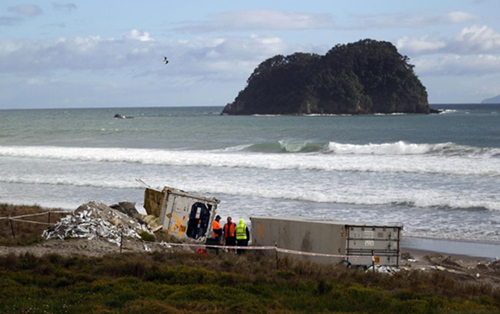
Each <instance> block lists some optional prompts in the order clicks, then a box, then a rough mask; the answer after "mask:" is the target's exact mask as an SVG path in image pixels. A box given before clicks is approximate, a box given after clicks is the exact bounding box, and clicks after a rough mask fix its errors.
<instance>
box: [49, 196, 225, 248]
mask: <svg viewBox="0 0 500 314" xmlns="http://www.w3.org/2000/svg"><path fill="white" fill-rule="evenodd" d="M219 203H220V201H219V200H218V199H216V198H209V197H203V196H198V195H194V194H191V193H188V192H185V191H181V190H178V189H175V188H171V187H165V188H163V190H161V191H160V190H155V189H153V188H150V187H148V188H147V189H146V191H145V196H144V208H145V209H146V212H147V213H148V215H141V214H139V212H138V211H137V210H136V208H135V203H131V202H121V203H118V204H114V205H111V206H108V205H106V204H102V203H96V202H89V203H86V204H83V205H81V206H79V207H78V208H77V209H76V210H75V211H74V212H73V214H72V215H68V216H66V217H64V218H62V219H61V220H60V221H59V222H58V223H56V224H55V225H54V226H52V227H50V228H48V229H47V230H45V231H44V232H43V234H42V236H43V237H44V238H46V239H61V240H64V239H67V238H86V239H89V240H92V239H94V238H96V237H100V238H105V239H106V240H107V241H109V242H111V243H115V244H117V245H120V243H121V239H122V238H123V237H128V238H136V239H141V234H142V233H144V232H146V233H149V234H153V233H154V232H157V231H159V230H163V231H164V232H165V233H167V234H170V235H172V236H173V237H175V238H178V239H179V240H195V241H203V240H205V239H206V238H207V236H208V235H210V234H211V233H210V232H209V230H211V228H212V221H213V219H214V216H215V212H216V209H217V205H218V204H219Z"/></svg>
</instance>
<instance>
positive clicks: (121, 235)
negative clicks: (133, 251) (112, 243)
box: [120, 232, 123, 253]
mask: <svg viewBox="0 0 500 314" xmlns="http://www.w3.org/2000/svg"><path fill="white" fill-rule="evenodd" d="M122 247H123V232H122V233H121V234H120V253H121V252H122Z"/></svg>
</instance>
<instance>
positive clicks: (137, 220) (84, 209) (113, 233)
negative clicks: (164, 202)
mask: <svg viewBox="0 0 500 314" xmlns="http://www.w3.org/2000/svg"><path fill="white" fill-rule="evenodd" d="M142 232H147V233H152V232H151V227H149V226H148V225H147V224H146V223H145V222H144V221H142V219H141V216H140V214H139V213H138V212H137V210H136V209H135V204H134V203H129V202H122V203H118V204H116V205H111V206H107V205H106V204H102V203H96V202H89V203H86V204H83V205H81V206H79V207H78V208H77V209H76V210H75V211H74V213H73V215H67V216H66V217H64V218H61V220H60V221H59V222H57V223H56V224H55V225H54V226H52V227H50V228H48V229H47V230H45V231H44V232H43V234H42V236H43V237H44V238H46V239H47V240H48V239H61V240H64V239H67V238H86V239H89V240H92V239H94V238H95V237H101V238H105V239H107V240H108V241H109V242H111V243H115V244H117V245H120V242H121V238H122V237H130V238H136V239H141V236H140V234H141V233H142Z"/></svg>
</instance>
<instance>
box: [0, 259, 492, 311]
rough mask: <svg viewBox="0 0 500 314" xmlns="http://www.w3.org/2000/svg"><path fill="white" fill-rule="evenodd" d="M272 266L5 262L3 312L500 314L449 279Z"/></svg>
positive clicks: (485, 297) (267, 262)
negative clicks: (277, 268)
mask: <svg viewBox="0 0 500 314" xmlns="http://www.w3.org/2000/svg"><path fill="white" fill-rule="evenodd" d="M285 262H286V263H285ZM273 266H274V260H272V259H268V258H265V257H263V256H261V255H259V254H247V255H245V256H242V257H238V256H234V255H231V254H227V255H225V256H224V255H223V254H221V255H219V256H215V255H210V254H209V255H197V254H192V253H183V254H180V253H152V254H121V255H120V254H117V255H109V256H105V257H102V258H91V257H61V256H59V255H46V256H43V257H40V258H38V257H35V256H33V255H31V254H29V253H28V254H24V255H21V256H16V255H14V254H10V255H7V256H3V257H0V275H1V278H2V280H1V281H0V289H1V293H0V312H2V313H186V312H203V313H294V312H304V313H311V312H336V313H500V292H499V291H495V290H493V289H492V288H491V286H486V285H477V284H471V283H464V282H458V281H456V280H454V279H452V278H451V277H449V276H448V275H446V274H444V273H431V274H426V273H421V272H403V273H400V274H396V275H394V276H388V275H384V274H373V273H364V272H363V271H357V270H346V269H344V268H343V267H333V266H330V267H327V266H317V265H316V266H315V265H310V264H304V263H293V262H292V261H288V260H287V261H282V263H281V265H280V268H281V269H280V270H275V268H274V267H273Z"/></svg>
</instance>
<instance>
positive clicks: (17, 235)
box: [0, 204, 66, 246]
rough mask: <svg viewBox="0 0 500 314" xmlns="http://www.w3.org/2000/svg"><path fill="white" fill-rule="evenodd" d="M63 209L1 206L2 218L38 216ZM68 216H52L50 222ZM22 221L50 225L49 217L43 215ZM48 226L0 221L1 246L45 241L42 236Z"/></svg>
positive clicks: (6, 220)
mask: <svg viewBox="0 0 500 314" xmlns="http://www.w3.org/2000/svg"><path fill="white" fill-rule="evenodd" d="M60 210H61V209H51V210H45V209H43V208H42V207H40V206H37V205H34V206H28V205H11V204H0V217H15V216H20V215H27V214H38V213H45V212H49V211H60ZM64 216H66V214H56V213H53V214H51V215H50V222H51V223H55V222H56V221H58V220H59V219H61V217H64ZM20 219H21V220H29V221H36V222H40V223H48V222H49V216H48V215H41V216H34V217H26V218H20ZM47 226H48V225H42V224H31V223H23V222H19V221H12V226H11V222H10V220H8V219H3V220H0V245H4V246H11V245H31V244H35V243H38V242H41V241H43V239H42V237H41V234H42V232H43V230H45V229H46V228H47ZM12 229H14V234H12Z"/></svg>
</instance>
